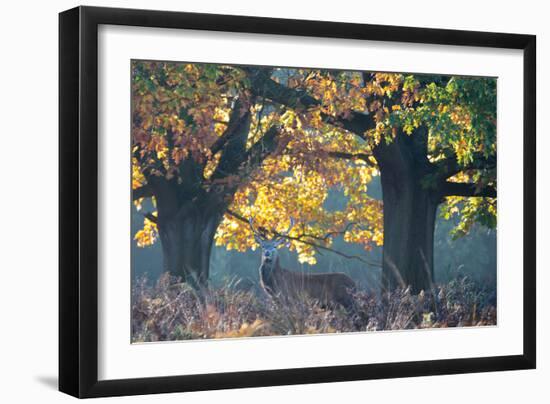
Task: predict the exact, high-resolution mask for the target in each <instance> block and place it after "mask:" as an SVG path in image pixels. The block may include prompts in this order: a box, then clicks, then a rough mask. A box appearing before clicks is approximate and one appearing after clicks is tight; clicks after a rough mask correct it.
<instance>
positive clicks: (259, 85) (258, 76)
mask: <svg viewBox="0 0 550 404" xmlns="http://www.w3.org/2000/svg"><path fill="white" fill-rule="evenodd" d="M243 70H244V71H245V72H246V73H248V76H249V78H250V82H251V84H252V85H251V88H250V90H251V91H252V92H253V93H254V94H255V95H257V96H260V97H266V98H268V99H270V100H272V101H274V102H276V103H278V104H283V105H286V106H287V107H289V108H292V109H295V110H297V111H300V112H306V111H307V110H308V109H311V108H313V107H318V106H321V102H320V101H319V100H317V99H316V98H314V97H312V96H311V95H309V94H308V93H307V92H306V91H303V90H295V89H291V88H288V87H286V86H283V85H282V84H279V83H277V82H275V81H273V80H272V79H271V78H270V76H269V74H268V73H267V72H265V71H264V70H261V69H258V68H250V67H244V68H243ZM321 116H322V118H323V120H324V121H325V122H328V123H330V124H332V125H335V126H339V127H343V128H344V129H346V130H348V131H350V132H353V133H355V134H356V135H358V136H360V137H364V133H365V131H367V130H368V129H371V128H374V126H375V125H376V122H375V121H374V119H373V117H372V116H371V115H367V114H362V113H358V112H351V113H350V115H349V118H337V117H334V116H332V115H328V114H325V113H321Z"/></svg>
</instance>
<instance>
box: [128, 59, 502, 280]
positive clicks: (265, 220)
mask: <svg viewBox="0 0 550 404" xmlns="http://www.w3.org/2000/svg"><path fill="white" fill-rule="evenodd" d="M423 129H426V131H425V132H422V130H423ZM420 133H427V136H425V138H422V137H421V135H420ZM243 134H244V135H243ZM400 137H409V138H410V139H412V142H411V144H413V146H414V147H416V146H415V145H416V143H418V142H420V141H422V142H424V143H422V144H421V145H420V146H419V148H420V150H421V151H422V155H420V157H418V158H417V161H418V162H420V163H418V164H423V165H424V166H425V167H426V170H424V171H419V172H421V176H420V177H419V178H418V179H417V180H416V179H415V181H416V182H418V183H419V184H420V186H421V187H422V189H424V190H426V192H432V191H433V194H434V195H435V196H434V198H436V200H437V203H438V204H439V203H440V202H443V205H442V208H441V212H442V215H443V216H444V217H446V218H450V217H452V216H455V215H458V216H460V218H461V220H460V224H459V225H458V227H457V228H456V229H455V230H454V231H455V234H456V235H463V234H466V233H467V232H468V230H469V228H470V227H471V226H472V224H473V223H474V222H481V223H483V224H485V225H487V226H489V227H495V226H496V81H495V80H494V79H485V78H463V77H447V76H435V75H410V74H401V73H381V72H354V71H334V70H322V69H301V68H267V67H265V68H264V67H246V66H230V65H214V64H186V63H171V62H144V61H134V62H133V63H132V155H133V157H132V188H133V190H134V203H135V205H136V207H137V208H138V209H141V207H142V203H143V200H144V198H151V199H152V201H153V206H155V208H156V209H157V210H155V211H148V212H143V209H142V210H141V211H142V212H143V213H144V216H145V218H144V226H143V229H141V230H139V231H138V232H137V233H136V234H135V240H136V242H137V244H138V245H139V246H141V247H143V246H148V245H151V244H152V243H155V242H156V241H157V240H159V239H162V237H160V235H162V234H159V233H162V226H163V223H168V222H169V221H171V220H175V219H174V218H176V217H179V216H178V215H180V216H181V212H187V211H190V210H189V209H190V208H189V206H199V205H201V204H203V205H204V206H216V209H215V211H216V212H218V211H220V212H221V213H220V219H219V223H217V226H216V227H215V232H214V233H213V237H212V238H213V240H214V243H215V244H216V245H217V246H224V247H225V248H227V249H234V250H238V251H246V250H248V249H254V248H256V244H255V242H254V238H253V235H252V233H251V231H250V228H249V227H248V225H247V220H248V219H249V218H255V221H256V223H257V224H258V226H259V227H261V228H263V229H265V230H266V231H268V232H273V233H277V232H280V231H281V230H283V229H284V228H286V227H287V226H288V224H289V221H290V218H293V219H294V221H295V222H296V225H295V226H294V228H293V230H292V232H291V233H290V234H289V235H288V240H289V243H290V244H289V248H290V249H291V250H292V251H296V252H297V253H298V257H299V260H300V262H303V263H308V264H311V265H314V264H315V263H316V254H318V253H319V251H321V249H323V248H325V249H327V248H328V249H330V248H331V246H332V243H333V241H334V239H335V237H337V236H342V237H343V238H344V240H345V241H347V242H349V243H357V244H360V245H362V246H363V247H364V248H365V249H366V250H369V249H371V248H372V247H373V246H382V245H384V237H385V235H384V228H383V227H384V221H383V202H382V201H380V200H377V199H374V198H372V197H371V196H370V195H369V192H368V189H369V183H370V182H371V180H372V179H373V177H376V176H379V175H380V174H381V171H382V166H381V164H380V162H379V161H378V157H379V156H383V153H385V150H386V149H387V150H390V149H391V147H392V146H391V145H392V144H394V143H398V142H397V140H399V138H400ZM417 139H420V140H418V141H417ZM413 146H411V150H413ZM414 150H416V149H414ZM414 152H415V153H416V151H414ZM380 158H381V157H380ZM386 166H388V165H387V164H386ZM387 170H388V172H390V171H389V169H387ZM396 171H398V170H396ZM382 175H384V173H383V172H382ZM392 175H394V174H392ZM416 182H415V183H416ZM164 183H166V184H169V185H170V189H174V190H175V191H173V193H174V195H176V196H175V197H174V198H173V201H172V200H168V197H166V196H164V195H166V194H167V193H168V191H166V192H165V191H162V190H163V189H164V188H162V187H161V185H162V184H164ZM158 184H160V185H158ZM170 192H172V191H170ZM333 194H341V195H344V196H345V200H346V203H345V204H344V205H343V206H340V207H339V208H338V209H327V208H326V201H327V199H328V198H329V197H330V195H333ZM477 196H479V197H477ZM472 197H474V198H472ZM163 198H164V200H162V199H163ZM212 201H214V202H212ZM193 204H194V205H193ZM163 209H164V210H163ZM186 209H187V210H186ZM195 214H196V213H195ZM387 236H388V235H386V237H387ZM165 237H168V236H165ZM176 261H177V260H176ZM178 262H179V261H178ZM166 269H167V270H170V271H172V272H174V273H178V272H177V271H174V270H172V268H166Z"/></svg>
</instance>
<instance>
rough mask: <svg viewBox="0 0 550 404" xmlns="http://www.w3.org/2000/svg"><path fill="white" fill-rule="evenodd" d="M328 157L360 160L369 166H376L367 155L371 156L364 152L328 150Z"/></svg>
mask: <svg viewBox="0 0 550 404" xmlns="http://www.w3.org/2000/svg"><path fill="white" fill-rule="evenodd" d="M328 155H329V157H333V158H337V159H345V160H355V159H357V160H362V161H364V162H365V163H367V164H368V165H369V166H372V167H376V164H374V163H373V162H372V161H371V160H370V159H369V157H371V156H370V155H369V154H366V153H346V152H338V151H330V152H328Z"/></svg>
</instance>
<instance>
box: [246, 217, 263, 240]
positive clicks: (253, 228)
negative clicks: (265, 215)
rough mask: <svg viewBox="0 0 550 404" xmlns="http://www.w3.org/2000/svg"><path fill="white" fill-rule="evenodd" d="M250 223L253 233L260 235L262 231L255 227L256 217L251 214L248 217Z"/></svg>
mask: <svg viewBox="0 0 550 404" xmlns="http://www.w3.org/2000/svg"><path fill="white" fill-rule="evenodd" d="M248 223H249V224H250V229H251V230H252V233H254V234H255V235H257V236H259V235H260V233H259V232H258V230H256V228H255V227H254V217H252V216H250V217H249V218H248Z"/></svg>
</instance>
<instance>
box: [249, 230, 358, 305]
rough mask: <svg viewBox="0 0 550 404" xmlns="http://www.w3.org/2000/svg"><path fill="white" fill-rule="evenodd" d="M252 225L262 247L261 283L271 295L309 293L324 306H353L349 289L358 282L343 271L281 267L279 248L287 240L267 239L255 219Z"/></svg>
mask: <svg viewBox="0 0 550 404" xmlns="http://www.w3.org/2000/svg"><path fill="white" fill-rule="evenodd" d="M250 225H251V227H252V229H253V231H254V234H255V237H256V241H257V242H258V243H259V244H260V246H261V247H262V263H261V265H260V269H259V270H260V284H261V286H262V288H263V289H264V290H265V291H266V292H267V293H268V294H269V295H271V296H273V297H278V298H287V297H289V298H299V297H303V296H304V295H307V296H308V297H310V298H312V299H315V300H317V301H319V303H321V304H322V305H325V306H334V305H335V304H340V305H342V306H343V307H344V308H346V309H351V308H352V307H353V297H352V296H351V294H350V292H351V291H352V290H353V289H355V287H356V285H355V282H354V281H353V280H352V279H351V278H350V277H349V276H347V275H346V274H344V273H340V272H334V273H319V274H306V273H302V272H294V271H289V270H288V269H285V268H283V267H281V265H280V262H279V256H278V251H277V247H278V246H279V245H281V244H282V243H283V242H284V240H283V239H282V237H279V238H276V239H272V240H268V239H266V238H265V237H263V236H261V235H260V234H259V233H257V232H256V231H255V229H254V227H253V225H252V221H251V223H250ZM291 227H292V223H291ZM288 231H290V228H289V230H288ZM288 231H287V232H286V234H288ZM286 234H285V235H286Z"/></svg>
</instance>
